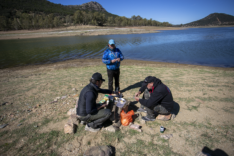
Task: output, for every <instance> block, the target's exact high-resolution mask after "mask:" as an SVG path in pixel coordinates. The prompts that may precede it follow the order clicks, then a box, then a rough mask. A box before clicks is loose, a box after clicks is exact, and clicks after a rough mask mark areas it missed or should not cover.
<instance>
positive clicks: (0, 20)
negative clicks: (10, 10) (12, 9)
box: [0, 16, 7, 30]
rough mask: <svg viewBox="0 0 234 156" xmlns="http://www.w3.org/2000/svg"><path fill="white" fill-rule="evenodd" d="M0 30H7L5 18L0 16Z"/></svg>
mask: <svg viewBox="0 0 234 156" xmlns="http://www.w3.org/2000/svg"><path fill="white" fill-rule="evenodd" d="M0 30H7V18H6V17H5V16H0Z"/></svg>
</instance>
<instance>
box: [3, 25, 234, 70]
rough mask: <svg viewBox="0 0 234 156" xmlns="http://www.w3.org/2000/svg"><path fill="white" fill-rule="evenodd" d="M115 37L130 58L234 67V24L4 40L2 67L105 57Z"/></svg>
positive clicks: (125, 54) (127, 57) (119, 46)
mask: <svg viewBox="0 0 234 156" xmlns="http://www.w3.org/2000/svg"><path fill="white" fill-rule="evenodd" d="M111 38H112V39H115V41H116V43H117V47H118V48H120V50H121V51H122V53H123V54H124V56H125V58H126V59H135V60H149V61H159V62H173V63H184V64H197V65H206V66H219V67H234V27H228V28H194V29H187V30H171V31H161V33H154V34H131V35H105V36H74V37H59V38H58V37H57V38H39V39H23V40H5V41H0V47H1V49H0V68H6V67H12V66H21V65H28V64H42V63H50V62H57V61H63V60H69V59H79V58H101V57H102V54H103V52H104V50H105V49H106V48H107V42H108V40H109V39H111Z"/></svg>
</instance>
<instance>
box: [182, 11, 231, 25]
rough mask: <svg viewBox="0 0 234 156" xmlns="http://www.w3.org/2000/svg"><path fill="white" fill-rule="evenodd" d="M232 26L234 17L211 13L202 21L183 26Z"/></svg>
mask: <svg viewBox="0 0 234 156" xmlns="http://www.w3.org/2000/svg"><path fill="white" fill-rule="evenodd" d="M217 25H234V16H231V15H228V14H224V13H213V14H210V15H208V16H206V17H205V18H203V19H200V20H197V21H194V22H191V23H188V24H185V25H184V26H217Z"/></svg>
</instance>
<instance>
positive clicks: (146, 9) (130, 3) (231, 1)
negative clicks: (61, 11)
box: [48, 0, 234, 24]
mask: <svg viewBox="0 0 234 156" xmlns="http://www.w3.org/2000/svg"><path fill="white" fill-rule="evenodd" d="M48 1H50V2H53V3H57V4H62V5H80V4H83V3H87V2H90V0H48ZM93 1H94V0H93ZM96 2H98V3H100V4H101V5H102V7H103V8H105V9H106V11H108V12H110V13H112V14H116V15H119V16H125V17H127V18H131V16H133V15H140V16H141V17H143V18H146V19H150V18H152V19H153V20H157V21H159V22H169V23H171V24H185V23H189V22H192V21H196V20H199V19H201V18H204V17H205V16H208V15H209V14H211V13H226V14H229V15H233V16H234V0H96Z"/></svg>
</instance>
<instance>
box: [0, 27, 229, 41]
mask: <svg viewBox="0 0 234 156" xmlns="http://www.w3.org/2000/svg"><path fill="white" fill-rule="evenodd" d="M216 27H233V26H206V27H156V26H140V27H99V26H70V27H65V28H53V29H39V30H15V31H0V40H7V39H28V38H41V37H61V36H97V35H111V34H143V33H158V32H160V30H183V29H188V28H216Z"/></svg>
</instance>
